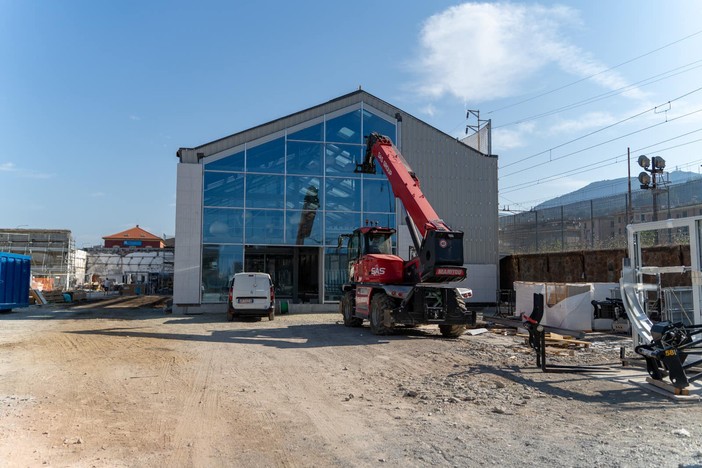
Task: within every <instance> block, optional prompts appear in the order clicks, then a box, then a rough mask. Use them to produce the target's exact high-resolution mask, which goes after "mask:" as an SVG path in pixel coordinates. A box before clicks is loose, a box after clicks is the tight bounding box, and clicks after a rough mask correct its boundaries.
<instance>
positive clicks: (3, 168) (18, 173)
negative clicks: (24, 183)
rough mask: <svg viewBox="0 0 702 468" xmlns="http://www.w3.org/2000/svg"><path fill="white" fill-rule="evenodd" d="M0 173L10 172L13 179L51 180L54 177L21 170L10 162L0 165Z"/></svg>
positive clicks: (44, 173)
mask: <svg viewBox="0 0 702 468" xmlns="http://www.w3.org/2000/svg"><path fill="white" fill-rule="evenodd" d="M0 172H12V175H13V177H22V178H25V179H51V178H52V177H54V174H48V173H46V172H35V171H30V170H28V169H21V168H19V167H17V166H16V165H15V163H12V162H6V163H0Z"/></svg>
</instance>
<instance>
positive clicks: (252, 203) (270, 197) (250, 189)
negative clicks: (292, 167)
mask: <svg viewBox="0 0 702 468" xmlns="http://www.w3.org/2000/svg"><path fill="white" fill-rule="evenodd" d="M284 186H285V179H284V176H278V175H260V174H247V175H246V207H247V208H280V209H282V208H283V207H284V200H283V191H284V190H283V188H284Z"/></svg>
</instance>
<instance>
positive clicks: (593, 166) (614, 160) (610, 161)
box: [500, 128, 702, 194]
mask: <svg viewBox="0 0 702 468" xmlns="http://www.w3.org/2000/svg"><path fill="white" fill-rule="evenodd" d="M701 131H702V128H700V129H697V130H693V131H691V132H687V133H684V134H682V135H678V136H676V137H673V138H669V139H667V140H662V141H660V142H657V143H654V144H651V145H648V146H643V147H641V148H636V149H634V150H633V152H634V153H638V152H641V151H645V150H648V149H651V148H653V147H655V146H658V145H661V144H663V143H667V142H669V141H672V140H675V139H677V138H682V137H685V136H688V135H691V134H693V133H697V132H701ZM699 142H702V138H698V139H696V140H692V141H687V142H685V143H680V144H678V145H674V146H669V147H667V148H659V149H657V150H655V152H656V153H663V152H665V151H670V150H672V149H676V148H680V147H683V146H687V145H691V144H694V143H699ZM626 156H627V153H622V154H618V155H616V156H613V157H610V158H605V159H603V160H600V161H596V162H590V163H588V164H587V165H584V166H581V167H577V168H573V169H568V170H567V171H564V172H560V173H558V174H553V175H551V176H547V177H543V178H541V179H538V180H536V181H529V182H523V183H521V184H514V185H510V186H507V187H504V188H503V189H501V190H500V194H502V193H510V192H514V191H517V190H522V189H525V188H527V187H533V186H536V185H540V184H542V183H546V182H553V181H554V180H558V179H563V178H565V177H567V176H569V175H572V174H575V173H583V172H590V171H594V170H599V169H601V168H602V167H604V166H609V165H614V164H618V163H620V162H622V161H620V158H624V157H626ZM701 161H702V160H701ZM694 164H695V162H694V161H693V162H691V163H687V164H686V165H694ZM683 167H685V165H683Z"/></svg>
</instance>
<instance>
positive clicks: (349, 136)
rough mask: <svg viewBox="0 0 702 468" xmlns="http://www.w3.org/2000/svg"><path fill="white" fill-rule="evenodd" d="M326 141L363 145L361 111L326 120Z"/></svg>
mask: <svg viewBox="0 0 702 468" xmlns="http://www.w3.org/2000/svg"><path fill="white" fill-rule="evenodd" d="M326 137H327V138H326V140H327V141H328V142H330V141H333V142H338V143H354V144H361V143H363V135H362V134H361V110H360V109H359V110H355V111H353V112H349V113H348V114H344V115H340V116H339V117H335V118H333V119H330V120H327V132H326Z"/></svg>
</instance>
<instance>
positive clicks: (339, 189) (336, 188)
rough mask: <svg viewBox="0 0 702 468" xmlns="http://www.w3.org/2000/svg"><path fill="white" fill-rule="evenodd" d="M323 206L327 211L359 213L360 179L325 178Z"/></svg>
mask: <svg viewBox="0 0 702 468" xmlns="http://www.w3.org/2000/svg"><path fill="white" fill-rule="evenodd" d="M324 206H325V208H326V209H327V210H336V211H361V179H360V178H345V179H341V178H336V177H327V179H326V187H325V190H324Z"/></svg>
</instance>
